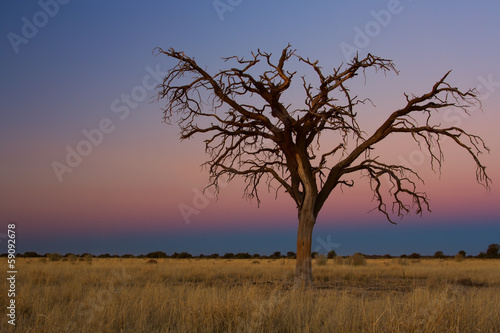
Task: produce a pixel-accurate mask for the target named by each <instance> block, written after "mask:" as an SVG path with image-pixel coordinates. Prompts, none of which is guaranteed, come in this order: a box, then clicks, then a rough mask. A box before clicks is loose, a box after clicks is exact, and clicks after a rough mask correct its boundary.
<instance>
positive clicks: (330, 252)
mask: <svg viewBox="0 0 500 333" xmlns="http://www.w3.org/2000/svg"><path fill="white" fill-rule="evenodd" d="M336 256H337V253H336V252H335V250H331V251H328V254H327V256H326V257H327V258H328V259H333V258H335V257H336Z"/></svg>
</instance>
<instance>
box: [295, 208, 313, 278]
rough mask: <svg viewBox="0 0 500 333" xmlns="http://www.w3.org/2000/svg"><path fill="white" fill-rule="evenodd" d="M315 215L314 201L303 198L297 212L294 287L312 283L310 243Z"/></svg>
mask: <svg viewBox="0 0 500 333" xmlns="http://www.w3.org/2000/svg"><path fill="white" fill-rule="evenodd" d="M315 223H316V217H315V215H314V201H312V200H305V201H304V204H303V206H302V209H301V210H300V212H299V228H298V232H297V263H296V266H295V287H296V288H305V287H308V286H309V285H311V283H312V268H311V243H312V233H313V228H314V224H315Z"/></svg>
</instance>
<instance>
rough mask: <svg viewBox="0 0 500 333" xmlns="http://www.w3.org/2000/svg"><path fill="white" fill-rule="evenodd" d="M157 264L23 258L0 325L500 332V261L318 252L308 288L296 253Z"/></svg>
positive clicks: (46, 328) (102, 329)
mask: <svg viewBox="0 0 500 333" xmlns="http://www.w3.org/2000/svg"><path fill="white" fill-rule="evenodd" d="M156 261H157V263H148V259H138V258H130V259H126V258H105V259H104V258H99V259H96V258H87V259H86V260H73V261H71V260H68V261H54V262H52V261H47V260H46V259H45V258H19V259H18V260H17V268H18V273H17V281H16V289H17V290H16V326H15V327H13V326H11V325H8V324H7V323H6V322H7V320H6V306H2V310H1V315H2V331H4V332H37V333H39V332H492V333H495V332H496V333H497V332H500V259H490V260H481V259H469V258H468V259H465V260H460V261H458V260H455V259H420V260H412V259H400V258H392V259H368V260H366V262H363V264H362V265H359V266H355V265H352V264H348V263H347V260H346V259H341V258H339V257H337V258H336V259H335V260H333V259H329V260H327V261H326V263H325V262H319V261H317V260H314V261H313V276H314V285H313V286H312V287H310V288H307V289H305V290H300V289H295V288H294V284H293V272H294V265H295V261H294V260H293V259H275V260H272V259H258V260H254V259H233V260H230V259H197V258H196V259H194V258H193V259H170V258H169V259H157V260H156ZM1 262H2V266H3V267H6V266H7V262H6V258H2V260H1ZM3 284H5V286H7V284H6V280H5V279H4V282H3ZM2 289H3V290H7V288H2ZM0 299H1V302H2V304H4V305H5V304H7V302H8V301H9V299H8V297H7V293H6V292H2V294H1V296H0Z"/></svg>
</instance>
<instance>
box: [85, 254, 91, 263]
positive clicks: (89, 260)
mask: <svg viewBox="0 0 500 333" xmlns="http://www.w3.org/2000/svg"><path fill="white" fill-rule="evenodd" d="M83 260H85V262H88V263H89V264H91V263H92V255H91V254H88V253H87V254H84V255H83Z"/></svg>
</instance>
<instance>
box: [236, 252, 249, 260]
mask: <svg viewBox="0 0 500 333" xmlns="http://www.w3.org/2000/svg"><path fill="white" fill-rule="evenodd" d="M234 257H235V258H236V259H249V258H252V255H250V254H249V253H246V252H245V253H242V252H240V253H237V254H236V255H235V256H234Z"/></svg>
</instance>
